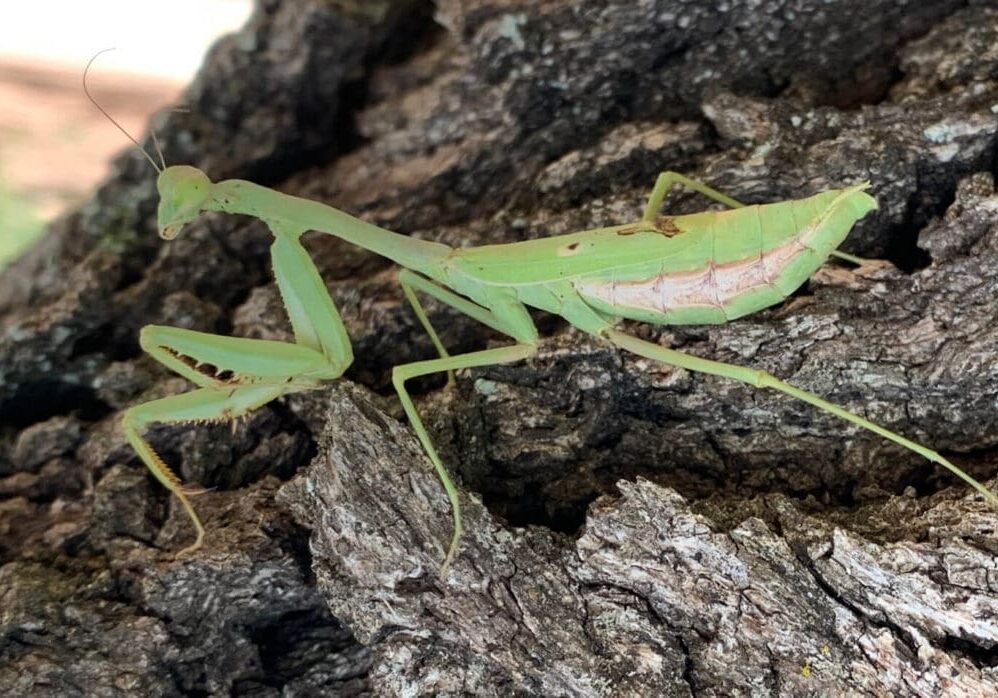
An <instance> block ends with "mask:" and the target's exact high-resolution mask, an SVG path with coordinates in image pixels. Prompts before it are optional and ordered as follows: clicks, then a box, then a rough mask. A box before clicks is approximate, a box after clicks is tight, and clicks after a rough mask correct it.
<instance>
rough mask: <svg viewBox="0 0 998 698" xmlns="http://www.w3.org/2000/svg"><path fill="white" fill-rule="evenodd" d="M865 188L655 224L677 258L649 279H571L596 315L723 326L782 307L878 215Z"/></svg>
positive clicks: (623, 274)
mask: <svg viewBox="0 0 998 698" xmlns="http://www.w3.org/2000/svg"><path fill="white" fill-rule="evenodd" d="M864 188H865V185H860V186H857V187H851V188H849V189H840V190H832V191H827V192H823V193H821V194H818V195H816V196H812V197H809V198H807V199H800V200H797V201H787V202H782V203H777V204H769V205H764V206H747V207H744V208H739V209H734V210H730V211H723V212H717V213H697V214H693V215H687V216H675V217H672V218H668V219H665V220H664V221H663V220H662V219H660V220H659V221H658V222H657V226H658V227H659V228H660V229H662V230H664V231H667V232H664V233H663V234H668V235H670V236H671V237H674V238H678V237H680V236H682V237H683V238H686V240H685V242H686V244H685V245H683V246H682V251H681V253H678V254H676V255H674V256H671V257H666V258H665V259H663V260H662V262H661V264H660V265H659V269H657V270H655V271H654V272H652V273H649V272H648V271H647V266H646V265H643V268H642V270H641V271H637V272H635V271H631V270H629V269H626V268H624V269H620V268H617V269H611V270H608V272H606V273H603V274H598V275H587V276H585V277H582V278H579V279H576V280H575V282H574V284H573V285H574V286H575V288H576V290H577V291H578V292H579V294H580V295H581V296H582V297H583V298H584V299H585V300H586V302H587V303H589V304H591V305H592V306H593V307H594V308H596V309H597V310H599V311H601V312H604V313H606V314H608V315H612V316H615V317H626V318H630V319H633V320H641V321H644V322H654V323H657V324H721V323H724V322H727V321H728V320H733V319H735V318H738V317H741V316H743V315H748V314H749V313H754V312H756V311H758V310H761V309H763V308H766V307H768V306H770V305H773V304H775V303H778V302H780V301H782V300H783V299H784V298H786V297H787V296H789V295H790V294H791V293H793V291H794V290H795V289H796V288H798V287H799V286H800V285H801V284H802V283H804V281H806V280H807V279H808V277H810V276H811V275H812V274H813V273H814V272H815V270H817V269H818V267H820V266H821V265H822V264H823V263H824V262H825V260H826V259H827V258H828V255H829V253H830V252H831V251H832V250H834V249H835V248H836V247H837V246H838V245H839V244H841V242H842V241H843V240H844V239H845V237H846V235H848V233H849V231H850V230H851V229H852V227H853V226H854V225H855V223H856V221H857V220H859V219H860V218H862V217H863V216H864V215H866V214H867V213H868V212H869V211H871V210H872V209H874V208H876V205H877V204H876V201H875V200H874V199H873V198H872V197H870V196H869V195H868V194H866V193H864V192H863V191H862V190H863V189H864Z"/></svg>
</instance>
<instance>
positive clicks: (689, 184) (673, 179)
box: [641, 170, 871, 266]
mask: <svg viewBox="0 0 998 698" xmlns="http://www.w3.org/2000/svg"><path fill="white" fill-rule="evenodd" d="M676 184H681V185H682V186H684V187H686V188H687V189H692V190H693V191H695V192H697V193H698V194H703V195H704V196H706V197H707V198H708V199H712V200H714V201H716V202H718V203H719V204H723V205H724V206H727V207H728V208H743V207H744V206H745V204H743V203H741V202H740V201H735V200H734V199H732V198H731V197H730V196H725V195H724V194H722V193H721V192H719V191H717V190H716V189H714V188H712V187H709V186H707V185H706V184H704V183H703V182H700V181H698V180H696V179H690V178H689V177H686V176H685V175H681V174H679V173H678V172H673V171H671V170H666V171H665V172H662V173H661V174H659V176H658V179H657V180H655V186H654V187H653V188H652V191H651V195H650V196H649V197H648V203H647V204H646V205H645V210H644V213H643V214H642V216H641V220H644V221H653V220H655V217H656V216H657V215H658V212H659V209H661V208H662V201H664V200H665V195H666V194H668V193H669V190H670V189H672V187H673V186H674V185H676ZM832 256H833V257H838V258H839V259H843V260H845V261H847V262H851V263H852V264H856V265H858V266H862V265H864V264H869V263H870V261H871V260H869V259H864V258H863V257H857V256H856V255H852V254H849V253H848V252H840V251H839V250H834V251H833V252H832Z"/></svg>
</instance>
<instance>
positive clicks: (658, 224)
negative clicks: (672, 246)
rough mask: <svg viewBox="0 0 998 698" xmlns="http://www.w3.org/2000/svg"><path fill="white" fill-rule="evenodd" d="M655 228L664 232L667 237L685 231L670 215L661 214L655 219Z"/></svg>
mask: <svg viewBox="0 0 998 698" xmlns="http://www.w3.org/2000/svg"><path fill="white" fill-rule="evenodd" d="M655 230H657V231H658V232H660V233H662V235H664V236H665V237H667V238H671V237H675V236H677V235H679V234H680V233H682V232H683V230H682V229H681V228H680V227H679V226H678V225H676V222H675V221H674V220H673V219H672V218H669V217H668V216H659V217H658V218H656V219H655Z"/></svg>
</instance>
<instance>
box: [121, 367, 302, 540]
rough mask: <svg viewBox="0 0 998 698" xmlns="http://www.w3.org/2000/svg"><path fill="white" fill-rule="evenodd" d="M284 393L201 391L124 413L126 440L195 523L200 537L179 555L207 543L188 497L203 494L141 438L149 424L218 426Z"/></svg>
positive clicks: (247, 389)
mask: <svg viewBox="0 0 998 698" xmlns="http://www.w3.org/2000/svg"><path fill="white" fill-rule="evenodd" d="M283 392H284V389H283V388H282V387H280V386H250V387H243V388H235V389H232V390H218V389H214V388H201V389H199V390H192V391H191V392H189V393H182V394H181V395H173V396H171V397H165V398H162V399H161V400H153V401H152V402H146V403H144V404H141V405H137V406H135V407H131V408H129V409H128V410H126V411H125V414H124V416H123V417H122V428H123V430H124V432H125V438H127V439H128V442H129V443H130V444H131V445H132V448H134V449H135V452H136V453H137V454H139V458H141V459H142V462H143V463H145V464H146V466H147V467H148V468H149V470H150V471H152V474H153V475H155V476H156V479H157V480H159V481H160V482H161V483H162V484H163V485H164V486H165V487H166V488H167V489H168V490H169V491H170V492H172V493H173V494H174V495H176V497H177V499H178V500H179V501H180V504H181V505H182V506H183V507H184V510H185V511H186V512H187V515H188V516H189V517H190V519H191V521H192V522H193V523H194V528H195V530H196V531H197V537H196V538H195V540H194V543H192V544H191V545H189V546H188V547H186V548H184V549H183V550H181V551H180V553H179V554H181V555H183V554H186V553H191V552H194V551H195V550H197V549H198V548H200V547H201V543H202V542H203V540H204V526H203V525H202V523H201V520H200V519H199V518H198V515H197V513H196V512H195V511H194V507H193V505H192V504H191V502H190V499H188V497H189V496H190V495H193V494H197V493H198V492H200V491H201V490H200V489H194V488H188V487H185V486H184V485H183V484H182V483H181V482H180V478H179V477H177V475H176V474H175V473H174V472H173V471H172V470H170V467H169V466H168V465H167V464H166V463H165V462H163V459H162V458H160V456H159V454H158V453H156V451H154V450H153V448H152V446H150V445H149V443H148V442H147V441H146V440H145V439H143V438H142V436H141V434H142V431H143V429H145V428H146V427H147V426H149V425H150V424H153V423H156V422H160V423H174V424H176V423H183V422H188V423H189V422H217V421H221V420H223V419H235V418H237V417H240V416H242V415H244V414H246V413H248V412H251V411H252V410H255V409H256V408H257V407H261V406H262V405H265V404H267V403H268V402H270V401H271V400H273V399H274V398H275V397H278V396H279V395H281V394H282V393H283Z"/></svg>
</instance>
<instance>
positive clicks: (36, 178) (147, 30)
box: [0, 0, 253, 268]
mask: <svg viewBox="0 0 998 698" xmlns="http://www.w3.org/2000/svg"><path fill="white" fill-rule="evenodd" d="M12 6H16V9H14V10H11V9H10V7H11V5H9V6H8V7H7V8H5V10H4V12H3V17H2V27H0V268H2V267H3V266H4V265H5V264H7V263H8V262H9V261H10V260H11V259H14V258H15V257H17V255H19V254H20V253H21V252H23V251H24V250H25V249H27V247H28V246H30V244H31V243H32V241H33V240H35V239H36V238H37V237H38V236H39V235H40V233H41V232H42V230H44V227H45V224H46V223H47V222H48V221H51V220H52V219H53V218H55V217H56V216H58V215H59V214H61V213H62V212H64V211H66V210H68V209H69V208H70V207H72V206H73V205H75V204H77V203H79V202H80V201H81V200H82V199H83V198H84V197H85V196H86V195H87V192H88V191H90V190H91V189H92V188H93V187H94V186H95V185H96V184H97V183H98V182H99V181H100V179H101V178H102V177H103V176H104V174H105V173H106V171H107V163H108V160H109V159H110V158H111V156H113V155H114V154H115V153H116V152H118V151H120V150H122V149H124V148H126V147H127V145H128V143H127V141H126V139H125V137H124V136H123V135H121V133H119V132H118V130H117V129H115V128H114V126H113V125H111V124H110V123H109V122H108V121H107V120H106V119H105V118H104V117H103V116H101V114H100V113H99V112H98V111H97V110H96V109H94V107H93V105H91V104H90V102H89V101H87V99H86V96H85V95H84V94H83V89H82V84H81V83H82V77H83V69H84V67H85V66H86V64H87V61H89V60H90V58H91V57H92V56H93V55H94V54H95V53H97V52H98V51H101V50H102V49H106V48H112V47H113V48H115V49H116V50H114V51H109V52H107V53H105V54H103V55H101V56H100V58H99V59H98V60H97V61H96V62H95V64H94V66H93V68H92V69H91V72H90V78H89V84H90V89H91V92H92V93H93V95H94V97H95V98H97V100H98V101H99V102H100V103H101V105H102V106H103V107H104V108H105V109H107V111H108V112H110V113H111V114H112V115H113V116H114V117H115V118H116V119H117V120H118V121H119V122H120V123H121V124H122V126H124V127H125V128H126V129H127V130H128V131H129V132H130V133H132V134H133V135H134V136H136V137H138V136H139V135H140V134H141V133H142V131H143V130H144V127H145V122H146V119H147V118H148V116H149V114H151V113H152V112H154V111H156V110H158V109H161V108H163V107H166V106H168V105H170V104H173V103H175V102H176V100H177V99H178V97H179V95H180V91H181V90H182V89H183V87H184V85H186V84H187V83H188V82H189V81H190V79H191V78H192V77H193V76H194V74H195V72H196V71H197V69H198V66H199V65H200V64H201V58H202V56H203V55H204V52H205V51H206V50H207V49H208V47H209V46H210V45H211V43H212V42H213V41H214V40H215V39H216V38H218V37H219V36H221V35H223V34H226V33H228V32H231V31H234V30H236V29H238V28H239V27H240V26H242V24H243V23H244V22H245V21H246V20H247V19H248V18H249V16H250V13H251V11H252V7H253V2H252V0H143V1H142V2H136V1H135V0H88V2H72V1H71V0H30V1H29V2H25V3H16V4H12Z"/></svg>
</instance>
